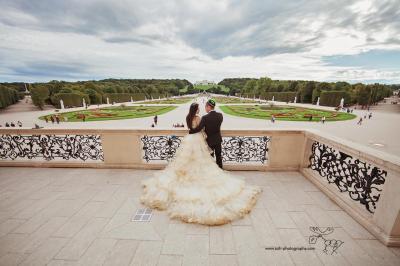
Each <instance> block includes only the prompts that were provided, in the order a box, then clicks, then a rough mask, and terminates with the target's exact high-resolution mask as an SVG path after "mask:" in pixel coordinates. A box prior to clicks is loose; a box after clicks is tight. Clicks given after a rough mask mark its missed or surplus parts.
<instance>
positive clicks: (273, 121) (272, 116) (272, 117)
mask: <svg viewBox="0 0 400 266" xmlns="http://www.w3.org/2000/svg"><path fill="white" fill-rule="evenodd" d="M271 122H272V123H275V116H274V115H271Z"/></svg>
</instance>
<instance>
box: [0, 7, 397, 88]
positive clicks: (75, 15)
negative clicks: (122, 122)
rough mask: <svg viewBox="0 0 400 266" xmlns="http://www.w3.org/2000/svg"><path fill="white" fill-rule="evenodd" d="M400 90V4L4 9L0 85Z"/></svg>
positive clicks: (0, 31) (0, 19)
mask: <svg viewBox="0 0 400 266" xmlns="http://www.w3.org/2000/svg"><path fill="white" fill-rule="evenodd" d="M265 76H268V77H270V78H272V79H280V80H288V79H291V80H292V79H300V80H317V81H339V80H340V81H348V82H352V83H354V82H366V83H372V82H380V83H387V84H400V0H324V1H321V0H279V1H276V0H257V1H256V0H253V1H250V0H240V1H239V0H201V1H199V0H168V1H161V0H158V1H154V0H140V1H139V0H113V1H107V0H69V1H67V0H65V1H62V0H0V82H12V81H23V82H38V81H50V80H66V81H75V80H93V79H94V80H98V79H105V78H182V79H188V80H190V81H191V82H195V81H198V80H212V81H216V82H218V81H220V80H222V79H223V78H229V77H254V78H259V77H265Z"/></svg>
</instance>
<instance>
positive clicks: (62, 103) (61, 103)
mask: <svg viewBox="0 0 400 266" xmlns="http://www.w3.org/2000/svg"><path fill="white" fill-rule="evenodd" d="M60 106H61V109H64V101H63V100H60Z"/></svg>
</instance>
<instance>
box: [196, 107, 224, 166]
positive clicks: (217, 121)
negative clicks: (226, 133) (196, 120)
mask: <svg viewBox="0 0 400 266" xmlns="http://www.w3.org/2000/svg"><path fill="white" fill-rule="evenodd" d="M214 107H215V101H214V100H209V101H208V102H207V103H206V107H205V109H206V112H207V114H206V115H204V116H203V117H202V118H201V121H200V124H199V125H198V126H197V127H196V128H193V129H190V130H189V134H194V133H198V132H200V131H201V130H202V129H204V130H205V132H206V135H207V139H206V141H207V144H208V146H209V147H210V148H211V149H212V150H213V151H214V154H215V157H216V162H217V164H218V166H219V167H220V168H222V157H221V151H222V147H221V143H222V136H221V124H222V121H223V116H222V114H221V113H219V112H216V111H215V110H214Z"/></svg>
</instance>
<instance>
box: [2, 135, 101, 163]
mask: <svg viewBox="0 0 400 266" xmlns="http://www.w3.org/2000/svg"><path fill="white" fill-rule="evenodd" d="M0 158H1V159H3V160H9V159H11V160H16V159H37V158H43V159H44V160H46V161H51V160H55V159H63V160H71V159H75V160H82V161H86V160H96V161H97V160H100V161H104V154H103V149H102V145H101V139H100V136H98V135H31V136H22V135H0Z"/></svg>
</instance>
